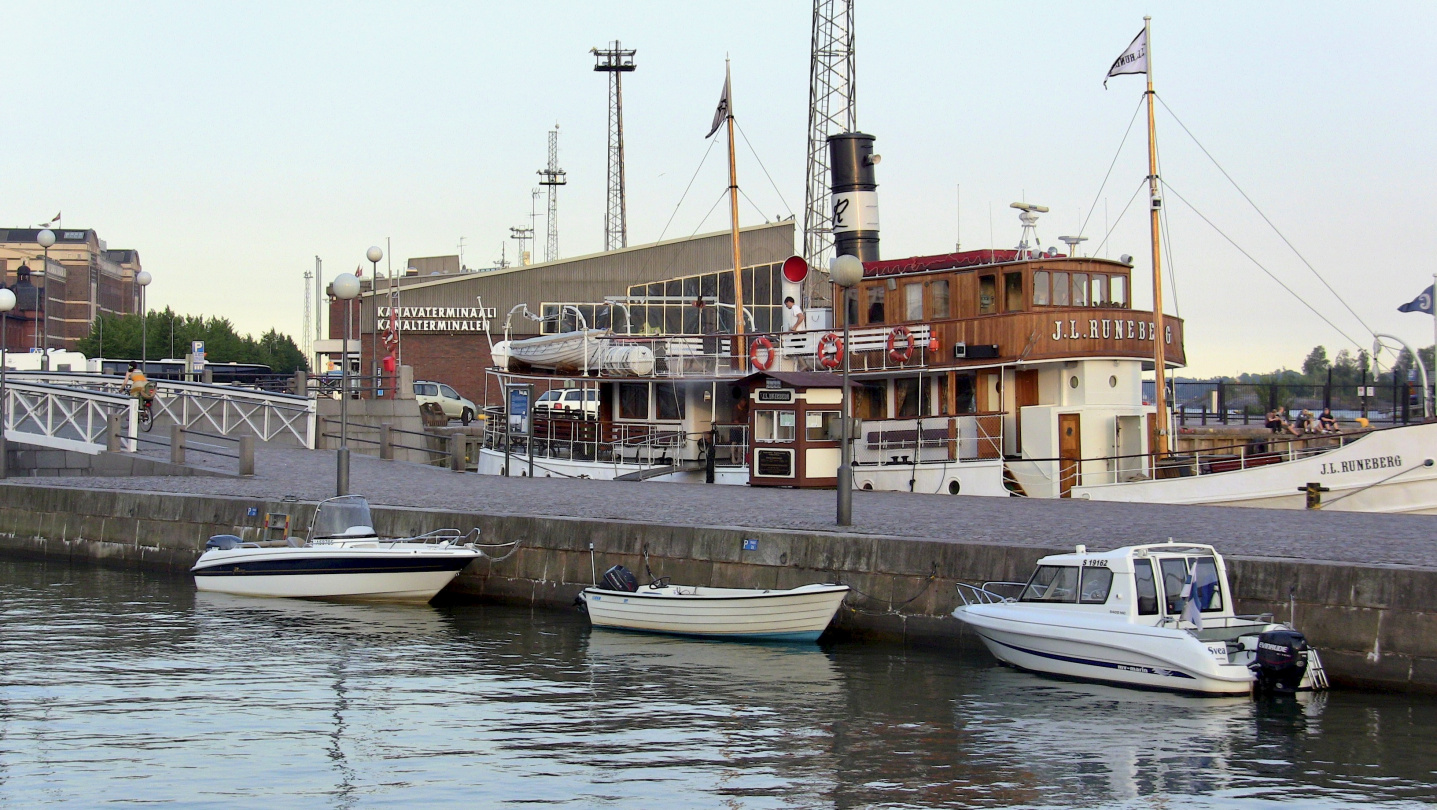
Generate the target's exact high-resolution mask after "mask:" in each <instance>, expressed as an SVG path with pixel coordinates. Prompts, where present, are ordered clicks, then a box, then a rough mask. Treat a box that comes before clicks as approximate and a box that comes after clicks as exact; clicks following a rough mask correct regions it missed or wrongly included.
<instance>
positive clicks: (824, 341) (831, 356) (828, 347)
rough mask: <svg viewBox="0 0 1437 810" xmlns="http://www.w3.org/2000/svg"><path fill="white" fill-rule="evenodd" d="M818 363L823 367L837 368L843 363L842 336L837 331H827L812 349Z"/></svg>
mask: <svg viewBox="0 0 1437 810" xmlns="http://www.w3.org/2000/svg"><path fill="white" fill-rule="evenodd" d="M814 354H815V355H816V356H817V357H818V364H819V365H820V366H823V367H824V368H838V367H839V365H841V364H842V363H843V338H841V337H839V336H838V333H837V332H829V333H828V334H826V335H824V336H823V337H821V338H819V339H818V348H817V349H815V350H814Z"/></svg>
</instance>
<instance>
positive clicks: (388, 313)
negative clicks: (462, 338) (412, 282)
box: [377, 307, 499, 333]
mask: <svg viewBox="0 0 1437 810" xmlns="http://www.w3.org/2000/svg"><path fill="white" fill-rule="evenodd" d="M377 312H378V315H379V331H381V332H383V331H386V330H387V329H389V324H390V322H391V321H395V322H397V324H398V327H399V331H400V332H439V333H455V332H487V331H488V330H489V321H490V320H491V319H493V318H497V317H498V316H499V310H497V309H495V308H494V307H378V308H377ZM396 315H397V316H398V317H397V318H396V317H395V316H396Z"/></svg>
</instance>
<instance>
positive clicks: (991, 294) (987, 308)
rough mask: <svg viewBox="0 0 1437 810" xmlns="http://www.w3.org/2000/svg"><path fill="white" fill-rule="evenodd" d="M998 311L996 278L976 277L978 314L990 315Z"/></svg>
mask: <svg viewBox="0 0 1437 810" xmlns="http://www.w3.org/2000/svg"><path fill="white" fill-rule="evenodd" d="M997 311H998V277H997V276H979V277H978V314H979V315H992V314H993V313H994V312H997Z"/></svg>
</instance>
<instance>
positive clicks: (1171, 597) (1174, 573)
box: [1159, 560, 1188, 613]
mask: <svg viewBox="0 0 1437 810" xmlns="http://www.w3.org/2000/svg"><path fill="white" fill-rule="evenodd" d="M1159 565H1160V567H1161V568H1162V572H1163V601H1164V603H1165V608H1166V612H1167V613H1177V612H1179V611H1181V610H1182V609H1183V585H1184V584H1185V583H1186V582H1187V581H1188V562H1187V560H1162V561H1161V562H1160V563H1159Z"/></svg>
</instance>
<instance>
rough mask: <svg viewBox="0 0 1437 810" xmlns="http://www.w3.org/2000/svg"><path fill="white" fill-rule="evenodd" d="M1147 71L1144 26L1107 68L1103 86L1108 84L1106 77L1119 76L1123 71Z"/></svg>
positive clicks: (1146, 45) (1146, 30) (1146, 33)
mask: <svg viewBox="0 0 1437 810" xmlns="http://www.w3.org/2000/svg"><path fill="white" fill-rule="evenodd" d="M1147 72H1148V29H1146V28H1144V29H1143V30H1142V31H1140V32H1138V35H1137V36H1136V37H1134V38H1133V44H1131V45H1129V46H1128V49H1127V50H1126V51H1123V55H1122V56H1119V57H1118V58H1117V61H1115V62H1113V66H1112V68H1110V69H1109V70H1108V76H1107V78H1105V79H1103V87H1105V88H1106V87H1107V86H1108V79H1111V78H1112V77H1114V76H1121V75H1122V74H1124V73H1147Z"/></svg>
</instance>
